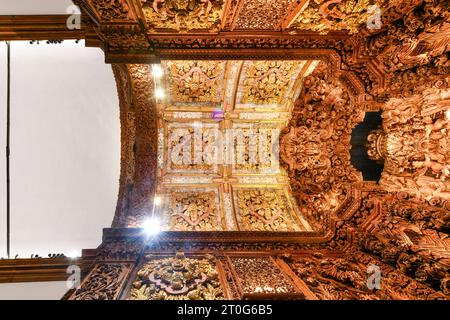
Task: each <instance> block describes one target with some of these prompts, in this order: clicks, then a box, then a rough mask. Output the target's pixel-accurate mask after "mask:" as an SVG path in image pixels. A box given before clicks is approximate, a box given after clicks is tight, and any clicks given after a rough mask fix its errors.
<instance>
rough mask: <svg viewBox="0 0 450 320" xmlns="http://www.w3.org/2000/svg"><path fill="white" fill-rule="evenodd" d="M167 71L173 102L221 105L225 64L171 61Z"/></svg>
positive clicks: (220, 62)
mask: <svg viewBox="0 0 450 320" xmlns="http://www.w3.org/2000/svg"><path fill="white" fill-rule="evenodd" d="M166 69H167V70H168V72H169V77H168V79H169V84H168V87H169V92H170V99H171V101H172V102H175V103H180V102H182V103H186V102H201V103H210V104H213V103H215V104H217V103H220V101H221V96H222V92H221V88H222V82H223V73H224V71H225V62H223V61H169V62H167V65H166Z"/></svg>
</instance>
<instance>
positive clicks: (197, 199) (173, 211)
mask: <svg viewBox="0 0 450 320" xmlns="http://www.w3.org/2000/svg"><path fill="white" fill-rule="evenodd" d="M168 197H169V204H168V208H167V217H168V219H169V227H168V229H169V230H172V231H217V230H222V227H221V221H220V218H219V215H218V203H216V202H217V201H218V199H217V194H216V192H214V190H211V191H209V192H208V191H207V190H198V191H197V192H185V191H183V192H181V191H180V192H171V193H170V194H169V195H168Z"/></svg>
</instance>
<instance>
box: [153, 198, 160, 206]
mask: <svg viewBox="0 0 450 320" xmlns="http://www.w3.org/2000/svg"><path fill="white" fill-rule="evenodd" d="M161 201H162V198H161V197H160V196H156V197H155V199H154V200H153V203H154V204H155V206H159V205H160V204H161Z"/></svg>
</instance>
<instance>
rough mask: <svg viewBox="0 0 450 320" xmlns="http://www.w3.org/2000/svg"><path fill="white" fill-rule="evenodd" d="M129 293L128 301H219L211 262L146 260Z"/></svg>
mask: <svg viewBox="0 0 450 320" xmlns="http://www.w3.org/2000/svg"><path fill="white" fill-rule="evenodd" d="M146 259H147V261H146V262H145V264H144V265H143V266H142V267H141V269H140V270H139V271H138V273H137V276H136V280H135V281H134V282H133V288H132V289H131V299H132V300H221V299H223V298H224V295H223V291H222V289H221V285H220V281H219V278H218V273H217V271H216V266H215V264H216V263H215V258H214V257H213V256H206V257H205V258H188V257H186V256H185V255H184V253H183V252H178V253H177V254H176V255H175V257H170V258H157V257H153V256H147V257H146Z"/></svg>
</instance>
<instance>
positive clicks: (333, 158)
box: [280, 64, 364, 229]
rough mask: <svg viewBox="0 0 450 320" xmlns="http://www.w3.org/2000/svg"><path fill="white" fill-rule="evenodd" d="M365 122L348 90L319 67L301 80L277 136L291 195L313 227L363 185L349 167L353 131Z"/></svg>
mask: <svg viewBox="0 0 450 320" xmlns="http://www.w3.org/2000/svg"><path fill="white" fill-rule="evenodd" d="M363 119H364V112H363V111H362V110H360V109H357V108H356V107H355V106H354V104H353V102H352V100H351V97H350V94H349V93H348V91H347V89H346V88H345V87H344V86H343V85H342V83H341V82H340V81H338V80H337V79H336V78H335V77H333V76H332V75H330V74H328V71H327V70H326V65H325V64H322V65H319V67H318V68H317V69H316V71H315V72H314V73H313V74H311V75H310V76H308V77H306V78H305V79H304V81H303V90H302V93H301V95H300V98H299V99H298V100H297V101H296V103H295V106H294V111H293V116H292V119H291V121H290V123H289V126H288V127H287V128H286V129H284V130H283V131H282V134H281V138H280V159H281V160H282V163H284V164H285V165H287V166H288V169H289V170H288V175H289V179H290V182H291V188H292V191H293V195H294V196H295V197H296V198H297V201H298V203H299V207H300V208H301V210H302V213H303V214H304V216H305V217H306V218H307V220H308V222H310V223H311V224H313V225H314V228H319V229H320V228H321V227H320V226H321V225H322V226H323V224H324V219H325V218H324V212H327V211H328V212H329V211H335V210H336V209H338V208H339V206H340V205H341V204H342V203H343V201H344V200H345V198H346V194H347V192H348V187H349V186H350V184H352V183H355V182H358V181H362V176H361V173H360V172H358V171H357V170H356V169H354V168H353V167H352V165H351V163H350V149H351V145H350V139H351V132H352V129H353V128H354V127H355V126H356V125H357V124H358V123H359V122H361V121H362V120H363Z"/></svg>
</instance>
